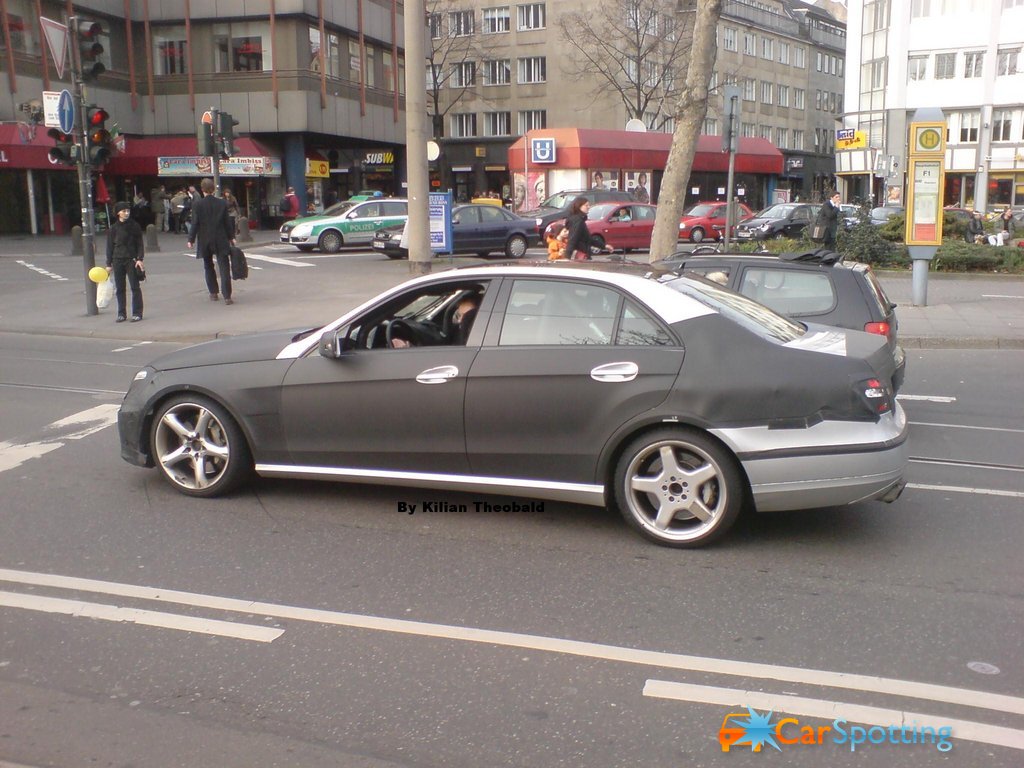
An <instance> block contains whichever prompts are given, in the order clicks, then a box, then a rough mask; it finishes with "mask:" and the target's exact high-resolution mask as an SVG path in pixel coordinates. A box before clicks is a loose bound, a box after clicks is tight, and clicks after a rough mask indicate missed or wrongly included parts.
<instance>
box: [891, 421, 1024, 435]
mask: <svg viewBox="0 0 1024 768" xmlns="http://www.w3.org/2000/svg"><path fill="white" fill-rule="evenodd" d="M910 423H911V424H913V425H915V426H918V427H942V428H943V429H977V430H983V431H985V432H1014V433H1024V429H1011V428H1010V427H972V426H968V425H967V424H938V423H936V422H932V421H911V422H910Z"/></svg>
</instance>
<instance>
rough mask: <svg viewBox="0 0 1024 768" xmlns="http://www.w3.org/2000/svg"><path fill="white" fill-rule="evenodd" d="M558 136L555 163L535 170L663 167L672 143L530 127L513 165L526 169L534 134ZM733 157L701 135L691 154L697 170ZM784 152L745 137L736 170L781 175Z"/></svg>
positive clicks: (664, 138)
mask: <svg viewBox="0 0 1024 768" xmlns="http://www.w3.org/2000/svg"><path fill="white" fill-rule="evenodd" d="M539 137H547V138H554V140H555V150H556V152H555V157H556V160H557V162H555V163H548V164H545V165H544V166H532V164H531V166H532V167H534V168H538V169H539V168H541V167H546V168H583V169H591V168H602V169H610V168H619V169H622V170H649V169H663V168H664V167H665V163H666V162H667V161H668V153H669V149H671V147H672V134H670V133H653V132H649V133H638V132H634V131H606V130H591V129H585V128H556V129H553V130H537V131H531V132H530V134H528V135H527V136H526V137H522V138H520V139H519V140H518V141H516V142H515V144H513V145H512V147H511V148H510V149H509V151H508V159H509V168H510V169H512V170H520V171H521V170H522V169H523V160H524V152H525V150H526V146H527V144H526V142H527V141H528V140H529V139H530V138H539ZM728 169H729V155H728V153H726V152H722V137H721V136H699V137H698V138H697V151H696V153H695V154H694V157H693V170H694V171H712V172H722V173H725V172H726V171H727V170H728ZM782 169H783V157H782V153H781V152H780V151H779V150H778V149H776V148H775V145H773V144H772V143H771V142H770V141H768V140H767V139H754V138H741V139H740V141H739V152H737V154H736V171H737V172H738V173H766V174H780V173H782Z"/></svg>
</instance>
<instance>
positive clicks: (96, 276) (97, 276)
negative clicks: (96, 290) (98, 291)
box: [89, 267, 107, 283]
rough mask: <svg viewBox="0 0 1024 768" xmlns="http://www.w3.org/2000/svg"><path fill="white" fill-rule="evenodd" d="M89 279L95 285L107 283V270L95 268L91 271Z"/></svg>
mask: <svg viewBox="0 0 1024 768" xmlns="http://www.w3.org/2000/svg"><path fill="white" fill-rule="evenodd" d="M89 279H90V280H92V281H93V282H94V283H105V282H106V281H107V270H105V269H104V268H103V267H93V268H92V269H90V270H89Z"/></svg>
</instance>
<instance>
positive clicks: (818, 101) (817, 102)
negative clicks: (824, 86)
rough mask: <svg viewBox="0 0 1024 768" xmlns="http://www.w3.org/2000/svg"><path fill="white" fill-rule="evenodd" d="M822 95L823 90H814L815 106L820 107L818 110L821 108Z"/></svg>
mask: <svg viewBox="0 0 1024 768" xmlns="http://www.w3.org/2000/svg"><path fill="white" fill-rule="evenodd" d="M821 96H822V94H821V91H815V92H814V108H815V109H818V110H820V109H821Z"/></svg>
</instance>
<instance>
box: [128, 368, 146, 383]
mask: <svg viewBox="0 0 1024 768" xmlns="http://www.w3.org/2000/svg"><path fill="white" fill-rule="evenodd" d="M148 376H149V369H147V368H143V369H142V370H141V371H139V372H138V373H136V374H135V378H133V379H132V381H144V380H145V379H146V377H148Z"/></svg>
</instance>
